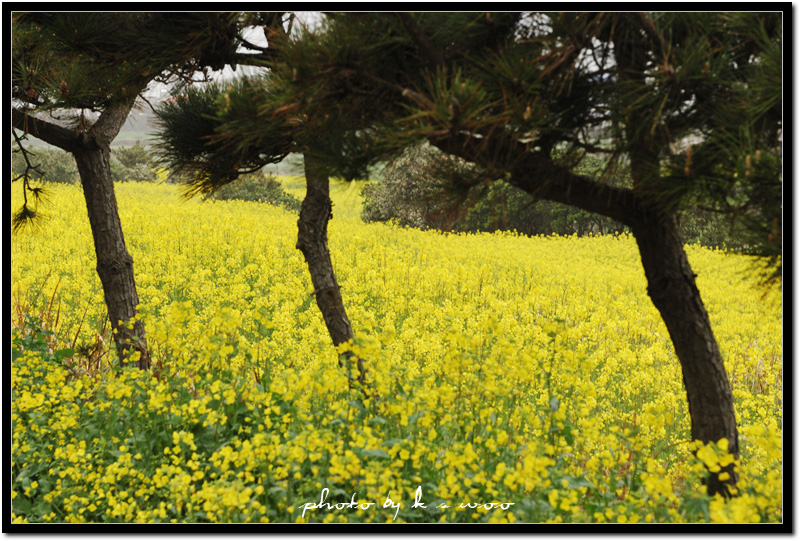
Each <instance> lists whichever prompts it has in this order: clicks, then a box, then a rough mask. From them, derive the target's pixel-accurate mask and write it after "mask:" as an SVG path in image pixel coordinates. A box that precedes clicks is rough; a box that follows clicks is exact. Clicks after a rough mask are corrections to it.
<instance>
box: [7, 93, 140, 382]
mask: <svg viewBox="0 0 800 541" xmlns="http://www.w3.org/2000/svg"><path fill="white" fill-rule="evenodd" d="M143 88H144V85H142V86H141V87H140V88H133V87H132V88H131V89H130V97H129V99H127V100H125V99H123V100H121V101H114V102H112V103H110V104H109V105H108V106H106V108H105V109H104V110H103V113H102V114H101V115H100V117H99V118H98V119H97V121H96V122H95V123H94V124H92V125H90V126H86V127H85V129H82V130H78V131H76V130H75V129H73V128H67V127H64V126H61V125H59V124H57V123H54V122H50V121H49V120H47V119H46V118H39V117H36V116H32V115H29V114H27V113H26V112H24V111H22V110H19V109H16V108H12V121H13V126H14V127H15V128H17V129H20V130H22V131H23V132H24V133H30V134H31V135H33V136H35V137H37V138H39V139H41V140H43V141H45V142H47V143H50V144H51V145H53V146H56V147H58V148H61V149H62V150H65V151H67V152H70V153H71V154H72V155H73V156H75V163H76V165H77V166H78V173H79V174H80V177H81V184H82V186H83V195H84V198H85V200H86V210H87V211H88V213H89V223H90V225H91V229H92V237H93V238H94V249H95V254H96V256H97V274H98V275H99V276H100V282H101V283H102V285H103V295H104V296H105V301H106V307H107V308H108V318H109V320H110V321H111V328H112V330H113V331H114V342H115V345H116V348H117V353H118V355H119V358H120V363H121V364H122V365H123V366H124V365H125V364H126V363H127V362H128V359H129V358H130V356H131V355H132V354H133V353H134V352H137V351H138V352H139V353H140V355H139V357H138V360H137V361H136V364H137V366H138V367H139V368H141V369H144V370H146V369H148V368H149V367H150V354H149V350H148V349H147V342H146V340H145V333H144V326H143V324H142V322H141V321H135V320H134V319H133V318H134V317H135V316H136V306H137V305H138V304H139V296H138V295H137V293H136V283H135V281H134V278H133V258H132V257H131V255H130V254H129V253H128V249H127V248H126V247H125V238H124V236H123V235H122V225H121V224H120V220H119V213H118V212H117V199H116V196H115V195H114V183H113V182H112V181H111V166H110V158H111V149H110V146H109V145H110V144H111V141H113V140H114V138H115V137H116V136H117V134H118V133H119V130H120V128H122V125H123V124H124V123H125V120H126V119H127V118H128V113H130V110H131V107H132V105H133V100H134V99H135V97H136V95H137V92H138V91H139V90H141V89H143ZM120 322H122V324H120Z"/></svg>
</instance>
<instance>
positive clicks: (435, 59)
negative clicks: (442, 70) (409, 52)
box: [395, 12, 444, 66]
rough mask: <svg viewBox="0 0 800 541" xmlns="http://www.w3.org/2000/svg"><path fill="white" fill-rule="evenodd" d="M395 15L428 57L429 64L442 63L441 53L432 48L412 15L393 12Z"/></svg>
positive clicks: (436, 64) (437, 64)
mask: <svg viewBox="0 0 800 541" xmlns="http://www.w3.org/2000/svg"><path fill="white" fill-rule="evenodd" d="M395 17H397V18H398V19H400V22H401V23H402V24H403V27H405V29H406V30H407V31H408V33H409V34H410V35H411V39H413V40H414V43H416V44H417V46H418V47H419V48H420V49H421V50H422V53H423V54H424V55H425V56H426V57H427V58H428V60H429V61H430V63H431V64H433V65H434V66H439V65H441V64H443V63H444V58H443V57H442V54H441V53H440V52H439V51H437V50H436V49H434V48H433V45H431V42H430V40H429V39H428V36H426V35H425V33H424V32H423V31H422V29H421V28H420V27H419V25H418V24H417V21H415V20H414V17H412V15H411V14H410V13H405V12H400V13H395Z"/></svg>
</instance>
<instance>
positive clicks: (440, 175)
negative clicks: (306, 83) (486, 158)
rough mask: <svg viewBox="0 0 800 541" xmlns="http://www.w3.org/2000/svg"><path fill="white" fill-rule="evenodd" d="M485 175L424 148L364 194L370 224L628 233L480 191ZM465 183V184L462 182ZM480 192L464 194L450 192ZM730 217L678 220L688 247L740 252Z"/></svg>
mask: <svg viewBox="0 0 800 541" xmlns="http://www.w3.org/2000/svg"><path fill="white" fill-rule="evenodd" d="M575 170H576V171H578V172H579V173H580V174H582V175H586V176H588V177H591V178H593V179H595V180H596V181H597V182H602V183H604V184H608V185H611V186H615V187H621V188H627V187H630V183H631V181H630V171H629V169H628V168H627V167H625V166H624V165H619V164H618V165H617V166H616V167H610V166H609V163H608V161H607V160H603V159H601V158H598V157H596V156H592V155H588V154H587V155H584V156H583V157H582V158H581V159H580V161H579V163H577V164H576V165H575ZM479 174H480V173H479V172H478V171H477V170H476V169H475V168H474V166H471V165H470V164H468V163H467V162H465V161H463V160H461V159H459V158H456V157H453V156H449V155H446V154H444V153H443V152H441V151H440V150H438V149H436V148H435V147H433V146H431V145H427V144H423V145H419V146H416V147H412V148H410V149H408V150H407V151H406V152H404V153H403V154H402V155H400V156H399V157H398V158H397V159H395V160H394V161H393V162H391V163H390V164H388V165H387V166H386V167H385V168H384V170H383V178H382V179H381V180H379V181H376V182H372V183H369V184H367V185H365V186H364V187H363V188H362V190H361V193H362V196H363V199H364V207H363V209H362V218H363V220H364V221H365V222H367V223H370V222H389V221H392V222H394V223H396V224H398V225H400V226H403V227H413V228H418V229H434V230H439V231H447V232H490V233H491V232H495V231H516V232H517V233H521V234H523V235H530V236H534V235H553V234H555V235H573V234H577V235H579V236H586V235H605V234H614V233H621V232H625V231H628V227H626V226H625V225H623V224H621V223H619V222H616V221H614V220H611V219H609V218H607V217H605V216H602V215H599V214H595V213H590V212H587V211H585V210H582V209H579V208H575V207H570V206H567V205H564V204H561V203H556V202H552V201H547V200H542V199H536V198H535V197H533V196H532V195H531V194H529V193H527V192H524V191H522V190H520V189H519V188H517V187H514V186H512V185H510V184H508V183H507V182H502V181H500V182H493V183H492V182H486V183H481V182H480V179H477V178H476V179H472V180H474V182H472V181H470V179H469V178H467V177H469V176H470V175H472V176H475V175H479ZM459 177H460V182H459ZM454 184H456V185H458V184H468V185H470V186H472V185H474V184H477V186H475V187H473V188H470V189H469V190H468V191H467V192H466V193H465V192H464V191H463V190H453V189H452V187H453V185H454ZM736 225H737V224H733V223H731V221H730V220H728V219H726V217H725V216H723V215H721V214H719V213H714V212H710V211H708V210H703V209H701V208H698V207H697V206H689V207H687V208H686V209H685V210H683V212H681V213H680V217H679V230H680V234H681V237H682V238H683V240H684V242H685V243H687V244H694V243H699V244H701V245H703V246H713V247H727V248H731V249H741V248H744V247H746V246H747V239H746V238H745V237H744V236H743V233H742V231H741V228H739V227H736Z"/></svg>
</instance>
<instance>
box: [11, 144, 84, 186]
mask: <svg viewBox="0 0 800 541" xmlns="http://www.w3.org/2000/svg"><path fill="white" fill-rule="evenodd" d="M25 150H28V151H29V157H30V160H31V163H32V165H34V166H36V167H38V169H39V170H40V171H41V174H40V173H39V172H37V171H34V170H31V171H29V174H30V177H31V178H32V179H33V180H40V181H43V182H57V183H62V184H74V183H76V182H78V181H79V176H78V166H77V165H75V158H74V157H73V156H72V154H69V153H68V152H64V151H63V150H60V149H57V148H53V147H49V146H30V145H26V146H25ZM26 167H27V163H26V162H25V158H24V157H23V156H22V152H20V151H19V150H18V147H17V145H16V144H13V145H12V154H11V172H12V173H13V174H14V176H17V175H22V174H24V173H25V168H26Z"/></svg>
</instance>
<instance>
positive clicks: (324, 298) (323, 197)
mask: <svg viewBox="0 0 800 541" xmlns="http://www.w3.org/2000/svg"><path fill="white" fill-rule="evenodd" d="M303 158H304V162H305V174H306V197H305V199H303V205H302V207H301V208H300V219H299V220H298V221H297V230H298V234H297V249H298V250H300V251H301V252H303V255H304V256H305V259H306V263H307V264H308V271H309V273H310V274H311V283H312V285H313V286H314V291H313V293H312V295H314V296H315V297H316V300H317V306H318V307H319V311H320V312H321V313H322V318H323V319H324V320H325V326H326V327H327V328H328V334H329V335H330V337H331V340H332V341H333V344H334V345H335V346H338V345H340V344H343V343H345V342H347V341H349V340H352V339H353V336H354V335H353V329H352V327H351V326H350V320H349V319H348V317H347V313H346V312H345V309H344V303H343V302H342V294H341V291H340V290H339V284H338V282H337V281H336V275H335V274H334V272H333V264H332V263H331V254H330V251H329V250H328V220H330V219H331V217H332V214H331V210H332V206H331V199H330V189H329V180H328V172H327V170H326V169H325V167H324V166H322V165H321V164H320V163H319V162H318V161H317V160H316V159H314V157H312V156H310V155H309V154H308V153H306V154H305V155H304V157H303ZM352 360H355V361H356V364H357V369H358V380H359V381H360V382H361V383H364V374H365V370H364V365H363V360H362V359H360V358H355V359H354V356H353V355H351V354H347V355H345V356H344V358H342V357H340V358H339V365H340V366H342V367H343V368H348V367H346V366H344V365H345V362H346V361H352Z"/></svg>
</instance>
